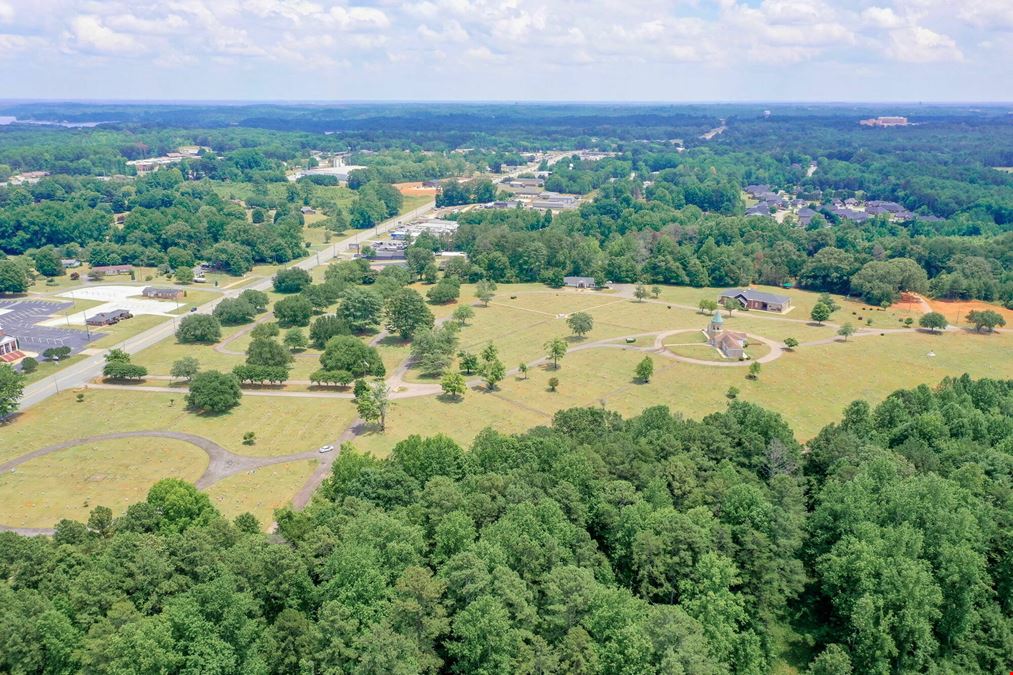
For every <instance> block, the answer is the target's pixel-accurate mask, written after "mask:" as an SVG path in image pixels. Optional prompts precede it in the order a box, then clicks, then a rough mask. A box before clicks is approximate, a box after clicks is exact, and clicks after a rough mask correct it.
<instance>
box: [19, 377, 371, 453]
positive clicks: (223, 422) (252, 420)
mask: <svg viewBox="0 0 1013 675" xmlns="http://www.w3.org/2000/svg"><path fill="white" fill-rule="evenodd" d="M84 394H85V400H84V401H83V402H81V403H77V402H76V401H75V400H74V392H63V393H61V394H59V395H57V396H53V397H52V398H49V399H47V400H45V401H44V402H42V403H40V404H39V405H37V406H33V407H32V408H30V409H29V410H27V411H25V412H24V413H22V414H21V415H20V416H19V417H18V418H17V419H16V420H15V421H14V422H12V423H10V424H8V425H7V426H5V427H2V428H0V434H2V436H3V441H4V442H3V443H0V462H2V461H7V460H9V459H12V458H14V457H17V456H20V455H23V454H25V453H28V452H31V451H33V450H36V449H38V448H41V447H44V446H47V445H51V444H53V443H58V442H61V441H68V440H72V439H75V438H80V437H84V436H93V435H96V434H103V433H109V432H113V431H139V430H153V429H157V430H171V431H182V432H186V433H191V434H196V435H198V436H203V437H205V438H209V439H211V440H212V441H215V442H216V443H218V444H220V445H222V446H223V447H225V448H226V449H228V450H230V451H232V452H234V453H236V454H238V455H252V456H258V457H266V456H274V455H287V454H291V453H297V452H306V451H308V450H313V449H315V448H317V447H319V446H320V445H322V444H324V443H330V442H332V441H333V440H334V439H335V438H337V437H338V436H339V435H340V434H341V432H343V431H344V430H345V429H346V428H347V427H348V426H349V425H350V424H351V423H352V421H353V420H354V419H355V409H354V407H353V406H352V403H351V402H350V401H347V400H340V399H318V398H281V397H270V398H269V397H263V396H246V397H244V398H243V400H242V402H241V403H240V404H239V406H238V407H236V408H234V409H233V410H232V411H231V412H229V413H226V414H224V415H197V414H194V413H190V412H187V411H186V410H185V403H184V401H183V394H179V395H175V394H169V393H161V392H145V391H130V390H129V389H117V390H109V389H92V390H88V391H85V392H84ZM53 420H59V424H54V423H53ZM247 431H253V432H254V433H256V435H257V442H256V444H255V445H243V444H242V439H243V434H244V433H245V432H247Z"/></svg>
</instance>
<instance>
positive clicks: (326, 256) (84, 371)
mask: <svg viewBox="0 0 1013 675" xmlns="http://www.w3.org/2000/svg"><path fill="white" fill-rule="evenodd" d="M435 207H436V203H435V202H428V203H426V204H423V205H422V206H420V207H418V208H416V209H413V210H412V211H409V212H407V213H403V214H401V215H398V216H394V217H393V218H389V219H387V220H385V221H383V222H382V223H380V224H379V225H377V226H376V227H374V228H371V229H368V230H362V231H357V232H355V233H354V234H353V235H352V236H350V237H346V238H344V239H342V240H340V241H338V242H335V243H334V245H332V246H330V247H328V248H326V249H324V250H322V251H319V252H318V253H314V254H313V255H311V256H309V257H307V258H304V259H302V260H300V261H299V262H297V263H295V265H293V267H299V268H302V269H304V270H307V271H309V270H312V269H313V268H315V267H319V266H320V265H326V264H327V263H329V262H330V261H331V260H333V259H334V258H336V257H338V255H339V254H341V253H346V252H348V251H350V250H351V249H352V246H353V245H354V244H356V243H357V242H358V241H359V240H360V239H363V238H367V237H375V236H378V235H381V234H384V233H386V232H389V231H390V230H392V229H394V228H395V227H397V226H398V225H399V224H401V223H402V222H403V221H406V220H411V219H413V218H418V217H419V216H422V215H425V214H426V213H429V212H430V211H432V210H433V209H434V208H435ZM270 287H271V279H261V280H259V281H257V282H256V283H253V284H250V285H248V286H244V287H242V288H237V289H233V290H229V291H225V292H223V293H222V294H221V295H220V296H219V297H217V298H215V299H214V300H211V301H209V302H206V303H204V304H203V305H201V306H200V307H198V308H197V312H198V313H201V314H210V313H211V311H212V310H213V309H214V308H215V306H216V305H217V304H218V303H219V302H221V301H222V300H223V299H225V298H231V297H237V296H238V295H239V294H240V293H241V292H242V291H244V290H246V289H247V288H252V289H254V290H258V291H264V290H267V289H269V288H270ZM179 318H181V317H174V318H172V319H170V320H168V321H166V322H164V323H160V324H159V325H157V326H155V327H154V328H149V329H148V330H146V331H144V332H142V333H138V334H137V335H135V336H133V337H130V338H127V339H126V340H123V341H122V342H120V343H119V344H116V345H113V346H112V347H111V349H122V350H123V351H125V352H127V353H128V354H136V353H138V352H140V351H142V350H144V349H147V348H148V347H151V346H152V345H155V344H158V343H159V342H161V341H162V340H165V339H166V338H169V337H171V336H172V335H174V334H175V332H176V320H177V319H179ZM104 364H105V354H104V351H103V353H102V354H96V355H94V356H89V357H88V358H86V359H84V360H83V361H78V362H77V363H74V364H72V365H70V366H67V367H66V368H63V369H61V370H60V371H58V372H56V373H54V374H52V375H50V376H49V377H46V378H43V379H41V380H39V381H38V382H35V383H33V384H30V385H28V386H27V387H25V392H24V396H22V398H21V404H20V406H19V408H20V409H21V410H27V409H28V408H30V407H32V406H33V405H37V404H38V403H41V402H42V401H44V400H46V399H47V398H49V397H50V396H53V395H55V394H58V393H60V392H61V391H64V390H66V389H73V388H75V387H80V386H83V385H84V384H86V383H88V382H90V381H91V380H92V379H94V378H96V377H98V376H99V375H100V374H101V373H102V367H103V365H104Z"/></svg>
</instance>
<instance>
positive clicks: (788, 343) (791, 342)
mask: <svg viewBox="0 0 1013 675" xmlns="http://www.w3.org/2000/svg"><path fill="white" fill-rule="evenodd" d="M798 345H799V342H798V340H796V339H795V338H793V337H786V338H785V339H784V348H785V349H787V350H788V351H794V350H795V349H796V348H797V347H798Z"/></svg>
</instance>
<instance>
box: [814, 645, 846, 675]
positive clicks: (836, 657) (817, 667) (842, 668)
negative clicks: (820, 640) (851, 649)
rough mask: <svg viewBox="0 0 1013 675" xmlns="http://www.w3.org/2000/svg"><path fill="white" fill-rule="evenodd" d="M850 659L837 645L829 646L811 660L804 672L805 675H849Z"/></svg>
mask: <svg viewBox="0 0 1013 675" xmlns="http://www.w3.org/2000/svg"><path fill="white" fill-rule="evenodd" d="M853 672H854V670H853V669H852V666H851V657H850V656H848V652H847V651H846V650H845V649H844V648H843V647H841V645H838V644H829V645H827V646H826V648H825V649H824V650H823V651H822V652H820V654H819V656H817V657H816V658H815V659H813V661H812V663H810V664H809V668H808V669H807V670H806V675H851V674H852V673H853Z"/></svg>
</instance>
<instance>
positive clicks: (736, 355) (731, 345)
mask: <svg viewBox="0 0 1013 675" xmlns="http://www.w3.org/2000/svg"><path fill="white" fill-rule="evenodd" d="M724 324H725V320H724V319H722V318H721V312H720V311H718V312H714V315H713V316H712V317H711V321H710V323H709V324H707V329H706V330H705V331H704V333H706V335H707V344H709V345H710V346H711V347H714V348H715V349H717V350H718V351H719V352H721V355H722V356H724V357H725V358H726V359H736V360H741V359H744V358H746V345H747V344H748V339H747V338H746V334H745V333H739V332H736V331H731V330H725V325H724Z"/></svg>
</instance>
